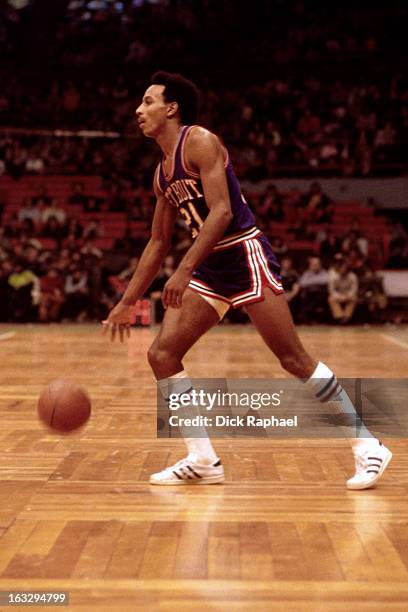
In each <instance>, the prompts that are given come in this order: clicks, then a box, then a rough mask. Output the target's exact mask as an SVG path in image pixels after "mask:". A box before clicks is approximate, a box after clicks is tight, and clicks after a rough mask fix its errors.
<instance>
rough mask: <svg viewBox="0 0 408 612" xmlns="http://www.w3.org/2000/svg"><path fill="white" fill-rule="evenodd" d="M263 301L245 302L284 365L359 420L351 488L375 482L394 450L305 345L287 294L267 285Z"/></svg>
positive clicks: (319, 396) (324, 398)
mask: <svg viewBox="0 0 408 612" xmlns="http://www.w3.org/2000/svg"><path fill="white" fill-rule="evenodd" d="M264 295H265V299H264V301H263V302H257V303H255V304H249V305H248V306H246V310H247V312H248V315H249V317H250V318H251V320H252V322H253V324H254V325H255V327H256V328H257V330H258V331H259V333H260V334H261V336H262V338H263V339H264V341H265V342H266V344H267V345H268V346H269V348H270V349H271V350H272V351H273V352H274V353H275V355H276V356H277V357H278V359H279V361H280V363H281V365H282V367H283V368H284V369H285V370H287V371H288V372H290V373H291V374H293V375H294V376H296V377H298V378H300V379H303V380H306V383H307V384H308V386H310V387H311V389H312V390H313V392H314V394H315V395H316V398H317V399H318V400H319V401H320V402H322V403H328V404H330V402H333V403H334V405H335V406H336V408H337V407H340V408H341V409H342V410H343V411H344V412H345V413H346V414H348V415H350V417H351V418H352V419H353V422H355V423H356V426H357V427H358V430H359V433H358V438H356V439H355V440H354V441H353V451H354V454H355V459H356V474H355V476H354V477H353V478H351V479H350V480H349V481H348V482H347V486H348V487H349V488H352V489H365V488H369V487H371V486H373V485H374V484H375V483H376V482H377V480H378V479H379V478H380V476H381V475H382V473H383V472H384V470H385V468H386V467H387V465H388V463H389V462H390V460H391V457H392V453H391V452H390V451H389V450H388V449H387V448H386V447H385V446H383V445H382V444H381V443H380V442H379V441H378V440H377V439H376V438H374V436H373V435H372V434H371V432H370V431H369V430H368V429H367V427H366V426H365V425H364V423H363V422H362V421H361V419H360V418H359V416H358V415H357V412H356V410H355V408H354V405H353V403H352V401H351V400H350V398H349V396H348V394H347V393H346V391H345V390H344V389H343V388H342V387H341V385H340V384H339V382H338V380H337V378H336V376H335V374H334V373H333V372H332V371H331V370H330V368H328V367H327V366H326V365H325V364H324V363H322V362H319V363H316V361H315V360H314V359H313V358H312V357H311V356H310V355H309V354H308V353H307V352H306V350H305V349H304V347H303V345H302V343H301V341H300V339H299V337H298V335H297V332H296V330H295V327H294V324H293V321H292V316H291V314H290V311H289V307H288V305H287V302H286V299H285V297H284V295H282V294H281V295H275V294H274V293H273V292H272V290H270V289H265V294H264Z"/></svg>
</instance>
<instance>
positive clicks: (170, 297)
mask: <svg viewBox="0 0 408 612" xmlns="http://www.w3.org/2000/svg"><path fill="white" fill-rule="evenodd" d="M190 278H191V275H190V274H188V273H187V272H184V271H183V270H180V269H179V270H176V271H175V272H174V274H173V275H172V276H170V278H169V280H168V281H167V283H166V284H165V285H164V289H163V293H162V302H163V306H164V307H165V308H168V307H169V306H171V307H172V308H181V303H182V301H183V294H184V292H185V290H186V289H187V287H188V283H189V282H190Z"/></svg>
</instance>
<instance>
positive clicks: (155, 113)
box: [136, 85, 169, 138]
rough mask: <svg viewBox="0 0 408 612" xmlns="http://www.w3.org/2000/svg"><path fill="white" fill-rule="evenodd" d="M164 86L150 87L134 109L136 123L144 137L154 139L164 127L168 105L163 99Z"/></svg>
mask: <svg viewBox="0 0 408 612" xmlns="http://www.w3.org/2000/svg"><path fill="white" fill-rule="evenodd" d="M163 91H164V85H150V87H149V88H148V89H146V92H145V94H144V96H143V100H142V103H141V104H140V106H138V108H137V109H136V116H137V122H138V124H139V127H140V129H141V130H142V132H143V134H144V135H145V136H148V137H150V138H154V137H155V136H156V135H157V134H158V133H159V132H160V131H161V130H162V129H163V127H164V126H165V125H166V120H167V115H168V109H169V104H168V103H166V102H165V101H164V99H163Z"/></svg>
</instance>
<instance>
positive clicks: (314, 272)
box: [299, 256, 329, 323]
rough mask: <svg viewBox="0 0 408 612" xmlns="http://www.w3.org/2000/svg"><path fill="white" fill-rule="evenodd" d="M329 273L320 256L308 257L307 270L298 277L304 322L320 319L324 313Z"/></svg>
mask: <svg viewBox="0 0 408 612" xmlns="http://www.w3.org/2000/svg"><path fill="white" fill-rule="evenodd" d="M328 281H329V275H328V272H327V270H325V269H324V268H323V267H322V264H321V260H320V257H315V256H313V257H309V262H308V267H307V270H305V271H304V272H303V274H302V275H301V277H300V280H299V284H300V287H301V296H300V297H301V314H302V318H303V319H304V321H305V322H307V323H310V322H313V321H316V320H322V318H324V315H325V314H326V311H327V309H326V306H327V285H328Z"/></svg>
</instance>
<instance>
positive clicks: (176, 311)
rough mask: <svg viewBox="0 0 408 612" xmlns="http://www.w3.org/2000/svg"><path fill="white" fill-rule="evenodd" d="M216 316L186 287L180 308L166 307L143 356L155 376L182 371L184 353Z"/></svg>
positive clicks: (208, 306)
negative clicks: (150, 343)
mask: <svg viewBox="0 0 408 612" xmlns="http://www.w3.org/2000/svg"><path fill="white" fill-rule="evenodd" d="M219 320H220V317H219V315H218V314H217V312H216V310H215V309H214V308H213V307H212V306H210V305H209V304H208V303H207V302H206V301H205V300H204V299H203V298H202V297H200V296H199V295H198V294H197V293H195V292H194V291H192V290H191V289H187V290H186V292H185V294H184V296H183V303H182V306H181V308H168V309H167V310H166V312H165V315H164V319H163V323H162V325H161V327H160V330H159V333H158V334H157V337H156V338H155V340H154V342H153V344H152V345H151V347H150V349H149V351H148V354H147V357H148V360H149V363H150V366H151V368H152V370H153V372H154V374H155V375H156V378H157V379H158V380H160V379H163V378H168V377H169V376H174V375H175V374H177V373H179V372H180V371H182V370H183V364H182V359H183V357H184V355H185V354H186V353H187V352H188V351H189V349H190V348H191V347H192V346H193V345H194V344H195V343H196V342H197V340H199V339H200V338H201V336H202V335H203V334H205V333H206V332H207V331H208V330H209V329H211V328H212V327H214V325H217V323H218V322H219Z"/></svg>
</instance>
